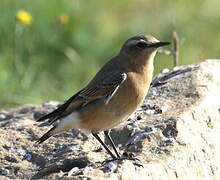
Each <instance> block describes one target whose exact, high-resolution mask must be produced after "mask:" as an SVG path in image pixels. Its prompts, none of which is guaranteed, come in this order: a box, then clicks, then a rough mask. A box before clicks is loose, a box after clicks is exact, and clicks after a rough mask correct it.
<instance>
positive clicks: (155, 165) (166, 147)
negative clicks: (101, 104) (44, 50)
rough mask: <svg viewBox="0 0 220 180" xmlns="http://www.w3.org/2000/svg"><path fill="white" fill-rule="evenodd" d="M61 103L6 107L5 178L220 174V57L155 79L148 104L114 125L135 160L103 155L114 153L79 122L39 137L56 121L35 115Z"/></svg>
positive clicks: (1, 137) (1, 175) (0, 158)
mask: <svg viewBox="0 0 220 180" xmlns="http://www.w3.org/2000/svg"><path fill="white" fill-rule="evenodd" d="M194 67H197V65H191V66H188V67H183V68H194ZM181 68H182V67H181ZM181 68H179V69H181ZM179 69H177V68H176V69H174V71H170V72H167V73H165V74H162V75H160V76H163V77H164V75H170V74H172V73H173V72H178V70H179ZM177 74H178V73H177ZM161 80H163V81H165V80H167V79H166V78H165V79H163V78H162V79H161ZM152 85H154V86H156V85H155V84H152ZM157 85H158V84H157ZM57 105H58V104H57V103H56V102H46V103H43V104H41V105H24V106H22V107H18V108H15V109H10V110H2V111H0V127H1V128H0V179H85V180H86V179H95V180H99V179H100V180H101V179H111V180H113V179H114V180H118V179H120V180H133V179H139V180H142V179H143V180H146V179H152V180H157V179H158V180H159V179H181V180H182V179H183V180H184V179H218V178H219V177H220V140H219V139H218V138H219V136H220V61H219V60H207V61H204V62H202V63H200V64H199V66H198V68H197V69H196V70H194V71H191V72H186V73H184V74H180V75H178V76H175V77H173V78H171V79H169V80H167V82H166V83H163V82H162V83H160V85H159V86H157V87H152V88H151V89H150V92H149V95H148V96H147V97H146V100H145V103H144V104H143V106H142V107H140V108H139V109H137V110H136V112H135V113H134V114H132V115H131V117H130V118H129V119H128V121H126V122H124V123H123V124H121V125H120V126H119V127H116V128H115V129H114V130H112V132H111V136H112V137H113V139H114V141H115V142H116V145H117V147H118V148H119V150H120V153H121V154H123V153H124V154H126V155H127V156H134V157H135V158H137V159H139V161H138V160H137V161H136V162H134V161H130V160H125V161H123V162H109V163H103V161H105V160H108V159H109V155H108V154H107V153H106V152H105V150H104V149H102V148H101V147H100V145H99V143H98V142H97V141H96V140H95V139H94V138H93V137H92V136H91V135H90V136H86V135H84V134H82V133H81V132H80V131H78V130H71V131H68V132H66V133H64V134H61V135H57V136H55V137H52V138H50V139H49V140H48V141H46V142H45V143H43V144H41V145H35V144H34V143H35V142H36V140H37V139H38V138H39V137H40V136H41V135H43V133H44V132H45V131H47V130H48V129H49V127H46V126H44V127H39V126H38V125H39V124H38V123H36V119H37V118H39V117H40V116H41V115H43V114H45V113H47V112H49V111H51V110H53V109H54V108H55V107H56V106H57ZM100 134H102V133H100ZM102 137H103V136H102ZM140 165H141V166H140Z"/></svg>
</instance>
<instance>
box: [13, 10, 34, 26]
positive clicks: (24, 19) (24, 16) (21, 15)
mask: <svg viewBox="0 0 220 180" xmlns="http://www.w3.org/2000/svg"><path fill="white" fill-rule="evenodd" d="M16 19H17V20H18V21H19V22H20V23H22V24H25V25H30V24H31V23H32V21H33V18H32V15H31V14H30V13H29V12H27V11H24V10H20V11H18V12H17V14H16Z"/></svg>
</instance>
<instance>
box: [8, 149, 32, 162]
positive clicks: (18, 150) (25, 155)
mask: <svg viewBox="0 0 220 180" xmlns="http://www.w3.org/2000/svg"><path fill="white" fill-rule="evenodd" d="M11 150H12V151H14V152H17V153H18V154H20V155H21V156H23V157H24V158H25V159H27V160H28V161H30V160H31V159H32V155H31V154H30V153H27V151H26V150H24V149H21V148H11Z"/></svg>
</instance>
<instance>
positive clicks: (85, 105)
mask: <svg viewBox="0 0 220 180" xmlns="http://www.w3.org/2000/svg"><path fill="white" fill-rule="evenodd" d="M168 44H170V43H168V42H160V41H158V40H157V39H156V38H154V37H153V36H150V35H137V36H134V37H132V38H130V39H128V40H127V41H126V42H125V43H124V45H123V46H122V48H121V50H120V52H119V54H118V55H117V56H115V57H113V58H112V59H111V60H110V61H108V62H107V63H106V64H105V65H104V66H103V67H102V68H101V70H100V71H99V72H98V73H97V74H96V75H95V77H94V78H93V79H92V80H91V82H90V83H89V84H88V85H87V86H86V87H85V88H83V89H82V90H81V91H79V92H77V93H76V94H75V95H74V96H72V97H71V98H70V99H69V100H67V101H66V102H65V103H64V104H63V105H61V106H60V107H59V108H57V109H56V110H54V111H53V112H51V113H49V114H47V115H45V116H43V117H41V118H40V119H39V120H38V121H44V120H46V119H49V120H48V122H49V123H50V124H53V125H54V126H53V127H52V128H51V129H50V130H49V131H48V132H47V133H46V134H44V135H43V136H42V137H41V138H40V139H39V140H38V141H37V142H38V143H42V142H43V141H45V140H46V139H48V138H49V137H51V136H53V135H55V134H58V133H61V132H64V131H67V130H69V129H81V130H85V131H89V132H91V133H92V135H93V136H94V137H95V138H96V139H97V140H98V141H99V142H100V143H101V144H102V146H103V147H104V148H105V149H106V150H107V151H108V153H109V154H110V155H111V157H112V158H113V159H120V155H119V153H118V152H117V150H116V148H115V145H114V142H113V141H112V139H111V137H110V136H109V130H110V129H111V128H113V127H115V126H116V125H118V124H119V123H120V122H122V121H124V120H126V119H127V118H128V116H129V115H130V114H131V113H132V112H133V111H134V110H135V109H136V108H137V107H139V106H140V105H141V104H142V103H143V101H144V98H145V96H146V95H147V92H148V89H149V86H150V83H151V80H152V76H153V69H154V66H153V63H154V56H155V54H156V51H157V49H158V48H159V47H161V46H165V45H168ZM99 131H104V134H105V136H106V137H107V139H108V140H109V141H110V143H111V145H112V147H113V149H114V152H115V154H116V156H115V155H114V154H113V153H112V152H111V151H110V150H109V148H108V147H107V146H106V144H105V143H104V142H103V141H102V140H101V139H100V137H99V136H98V132H99Z"/></svg>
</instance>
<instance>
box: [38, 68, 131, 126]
mask: <svg viewBox="0 0 220 180" xmlns="http://www.w3.org/2000/svg"><path fill="white" fill-rule="evenodd" d="M126 78H127V75H126V73H125V72H123V71H113V72H111V73H106V74H105V76H104V77H102V78H100V80H96V81H94V82H93V83H91V84H89V85H88V86H87V87H85V88H84V89H82V90H81V91H79V92H78V93H77V94H75V95H74V96H72V97H71V98H70V99H69V100H67V101H66V103H64V104H63V105H61V106H60V107H59V108H57V109H56V110H54V111H53V112H51V113H49V114H47V115H45V116H43V117H41V118H40V119H39V120H38V121H43V120H45V119H48V118H50V120H49V123H50V124H51V123H53V122H55V121H56V120H58V119H60V118H63V117H65V116H67V115H69V114H70V113H71V112H73V111H74V110H77V109H80V108H82V107H84V106H86V105H87V104H89V103H91V102H92V101H94V100H97V99H103V101H104V102H105V104H107V103H108V102H109V101H110V100H111V98H112V97H113V96H114V94H115V92H116V91H117V90H118V88H119V87H120V85H121V84H122V83H123V82H124V81H125V80H126Z"/></svg>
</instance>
